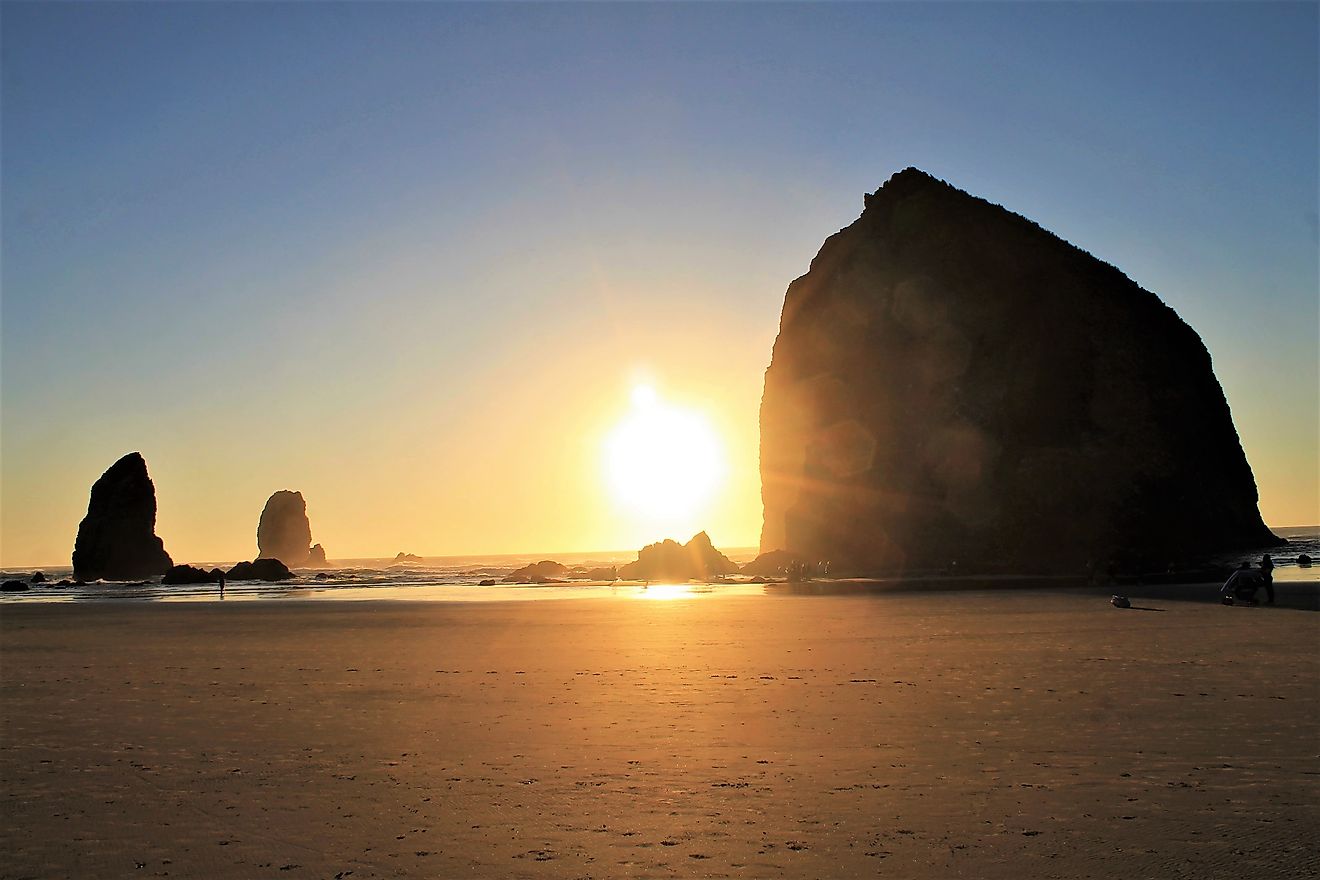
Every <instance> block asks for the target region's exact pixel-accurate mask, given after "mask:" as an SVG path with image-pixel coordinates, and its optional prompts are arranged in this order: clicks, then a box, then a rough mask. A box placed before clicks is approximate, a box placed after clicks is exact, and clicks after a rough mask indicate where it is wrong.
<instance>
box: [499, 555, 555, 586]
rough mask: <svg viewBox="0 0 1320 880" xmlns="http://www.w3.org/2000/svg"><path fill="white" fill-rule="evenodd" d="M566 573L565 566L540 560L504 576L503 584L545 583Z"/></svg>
mask: <svg viewBox="0 0 1320 880" xmlns="http://www.w3.org/2000/svg"><path fill="white" fill-rule="evenodd" d="M567 573H568V567H567V566H565V565H561V564H560V563H558V562H555V561H554V560H551V559H542V560H541V561H540V562H533V563H532V564H531V565H524V566H523V567H522V568H520V569H518V570H516V571H512V572H510V573H509V574H507V575H505V577H504V582H505V583H506V584H538V583H545V582H546V581H548V580H550V579H551V578H561V577H563V576H564V575H565V574H567Z"/></svg>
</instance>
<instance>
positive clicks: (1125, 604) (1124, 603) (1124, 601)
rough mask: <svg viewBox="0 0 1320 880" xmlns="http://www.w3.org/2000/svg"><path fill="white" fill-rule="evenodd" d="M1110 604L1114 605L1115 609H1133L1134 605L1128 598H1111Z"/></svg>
mask: <svg viewBox="0 0 1320 880" xmlns="http://www.w3.org/2000/svg"><path fill="white" fill-rule="evenodd" d="M1109 604H1110V605H1113V606H1114V607H1115V608H1131V607H1132V603H1131V602H1129V601H1128V597H1127V596H1111V597H1110V599H1109Z"/></svg>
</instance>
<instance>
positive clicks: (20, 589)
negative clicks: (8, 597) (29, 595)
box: [0, 581, 29, 593]
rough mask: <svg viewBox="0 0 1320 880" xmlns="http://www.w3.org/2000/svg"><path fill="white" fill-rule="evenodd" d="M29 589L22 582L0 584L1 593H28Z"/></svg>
mask: <svg viewBox="0 0 1320 880" xmlns="http://www.w3.org/2000/svg"><path fill="white" fill-rule="evenodd" d="M28 589H29V587H28V585H27V584H25V583H23V582H22V581H5V582H4V583H3V584H0V593H26V592H27V591H28Z"/></svg>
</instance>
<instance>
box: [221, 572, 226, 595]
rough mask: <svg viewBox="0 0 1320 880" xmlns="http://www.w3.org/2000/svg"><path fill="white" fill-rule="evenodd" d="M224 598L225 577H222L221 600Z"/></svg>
mask: <svg viewBox="0 0 1320 880" xmlns="http://www.w3.org/2000/svg"><path fill="white" fill-rule="evenodd" d="M224 597H225V576H224V575H220V598H221V599H223V598H224Z"/></svg>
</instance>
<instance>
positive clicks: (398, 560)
mask: <svg viewBox="0 0 1320 880" xmlns="http://www.w3.org/2000/svg"><path fill="white" fill-rule="evenodd" d="M316 546H317V547H319V546H321V545H320V544H317V545H316ZM422 561H423V559H422V557H420V556H414V555H413V554H411V553H404V552H402V551H400V552H399V553H397V554H395V556H394V562H393V563H391V564H392V565H401V564H402V563H405V562H422Z"/></svg>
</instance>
